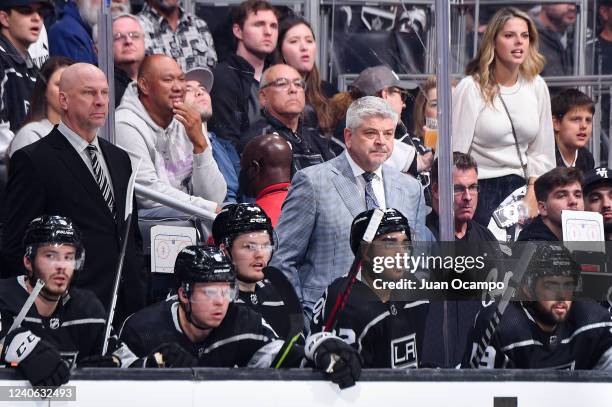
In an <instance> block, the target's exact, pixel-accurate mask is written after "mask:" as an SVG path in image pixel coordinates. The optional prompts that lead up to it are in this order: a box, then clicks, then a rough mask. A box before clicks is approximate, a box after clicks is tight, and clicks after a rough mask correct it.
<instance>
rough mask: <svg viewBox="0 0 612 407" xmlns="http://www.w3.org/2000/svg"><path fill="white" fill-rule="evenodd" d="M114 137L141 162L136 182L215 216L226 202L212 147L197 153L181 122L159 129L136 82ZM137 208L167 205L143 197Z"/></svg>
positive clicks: (120, 112)
mask: <svg viewBox="0 0 612 407" xmlns="http://www.w3.org/2000/svg"><path fill="white" fill-rule="evenodd" d="M115 132H116V141H117V145H118V146H120V147H121V148H123V149H124V150H126V151H127V152H128V153H129V154H130V157H131V159H132V166H134V167H135V165H136V164H137V162H138V160H139V159H140V158H142V162H141V164H140V168H139V170H138V174H137V175H136V183H138V184H140V185H143V186H145V187H148V188H152V189H154V190H156V191H157V192H160V193H162V194H164V195H167V196H170V197H172V198H175V199H177V200H180V201H182V202H186V203H190V204H192V205H195V206H198V207H200V208H204V209H206V210H209V211H212V212H214V211H215V209H216V207H217V204H220V203H222V202H223V199H224V198H225V194H226V193H227V184H226V183H225V179H224V178H223V175H222V174H221V172H220V171H219V167H218V166H217V163H216V162H215V160H214V158H213V155H212V147H211V144H210V142H209V143H208V148H206V150H204V152H203V153H201V154H193V145H192V144H191V141H190V140H189V137H187V132H186V131H185V127H184V126H183V125H182V124H181V123H179V122H178V121H177V120H176V119H173V120H172V122H171V123H170V125H169V126H168V127H167V128H165V129H164V128H161V127H160V126H158V125H157V124H155V122H154V121H153V119H152V118H151V116H149V114H148V113H147V111H146V110H145V108H144V106H143V104H142V103H141V102H140V99H138V90H137V87H136V82H132V83H130V85H129V86H128V87H127V89H126V90H125V94H124V95H123V98H122V99H121V104H120V105H119V107H118V108H117V111H116V113H115ZM138 204H139V205H140V207H141V208H153V207H157V206H162V205H161V204H159V203H157V202H153V201H150V200H145V199H142V198H138Z"/></svg>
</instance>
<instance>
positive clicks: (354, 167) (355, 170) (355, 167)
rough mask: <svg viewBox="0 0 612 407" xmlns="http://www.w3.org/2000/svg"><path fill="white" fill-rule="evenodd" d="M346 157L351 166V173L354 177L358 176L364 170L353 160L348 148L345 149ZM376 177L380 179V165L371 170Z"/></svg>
mask: <svg viewBox="0 0 612 407" xmlns="http://www.w3.org/2000/svg"><path fill="white" fill-rule="evenodd" d="M346 159H347V160H348V162H349V165H350V166H351V171H353V175H354V176H355V178H357V177H360V176H361V175H362V174H363V173H364V172H365V171H364V170H363V169H362V168H361V167H360V166H359V165H358V164H357V163H356V162H355V161H354V160H353V158H352V157H351V155H350V154H349V152H348V150H347V151H346ZM373 172H374V174H375V175H376V177H377V178H378V179H382V165H381V166H379V167H378V168H377V169H376V171H373Z"/></svg>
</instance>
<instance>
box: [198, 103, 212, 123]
mask: <svg viewBox="0 0 612 407" xmlns="http://www.w3.org/2000/svg"><path fill="white" fill-rule="evenodd" d="M211 117H212V109H211V108H210V107H208V108H206V109H202V110H201V111H200V118H201V119H202V122H208V121H209V120H210V118H211Z"/></svg>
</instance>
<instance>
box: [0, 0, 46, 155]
mask: <svg viewBox="0 0 612 407" xmlns="http://www.w3.org/2000/svg"><path fill="white" fill-rule="evenodd" d="M50 11H51V9H50V6H49V3H48V2H47V1H46V0H4V1H2V4H0V83H1V84H2V86H1V87H0V157H2V156H4V153H5V151H6V149H7V147H8V145H9V143H10V141H11V140H12V138H13V136H14V134H15V132H16V131H17V130H18V129H19V128H20V127H21V125H22V123H23V120H24V119H25V116H26V113H27V109H28V105H29V102H28V101H29V100H30V95H31V93H32V90H33V89H34V83H35V82H36V76H37V75H38V69H37V68H36V66H35V65H34V64H33V63H32V60H31V58H30V55H29V54H28V51H27V50H28V47H29V46H30V45H31V44H33V43H34V42H36V40H37V39H38V36H39V34H40V30H41V29H42V26H43V18H44V16H45V15H46V14H47V13H48V12H50ZM1 124H4V125H1Z"/></svg>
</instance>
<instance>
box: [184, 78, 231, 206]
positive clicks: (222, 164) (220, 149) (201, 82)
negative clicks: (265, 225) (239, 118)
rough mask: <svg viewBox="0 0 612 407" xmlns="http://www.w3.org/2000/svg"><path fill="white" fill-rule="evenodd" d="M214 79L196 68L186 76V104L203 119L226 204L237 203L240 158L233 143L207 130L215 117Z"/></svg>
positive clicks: (205, 134)
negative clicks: (222, 184) (211, 95)
mask: <svg viewBox="0 0 612 407" xmlns="http://www.w3.org/2000/svg"><path fill="white" fill-rule="evenodd" d="M213 82H214V77H213V74H212V72H211V70H210V69H208V68H195V69H192V70H191V71H189V72H187V73H186V74H185V103H186V104H188V105H191V106H193V107H194V108H195V109H196V110H197V111H198V113H199V114H200V118H201V119H202V132H203V133H204V136H205V137H206V141H207V142H210V145H211V147H212V153H213V158H214V159H215V161H216V162H217V166H218V167H219V171H221V174H223V178H224V179H225V183H226V184H227V194H226V195H225V200H224V202H230V203H231V202H236V200H237V197H238V172H239V171H240V168H236V167H235V166H234V163H236V162H239V161H240V158H239V157H238V153H236V150H235V149H234V146H233V145H232V143H231V142H230V141H228V140H224V139H221V138H219V137H217V136H216V134H215V133H213V132H210V131H208V130H207V123H208V122H209V121H210V118H211V117H212V115H213V109H212V104H211V101H210V91H211V90H212V86H213Z"/></svg>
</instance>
